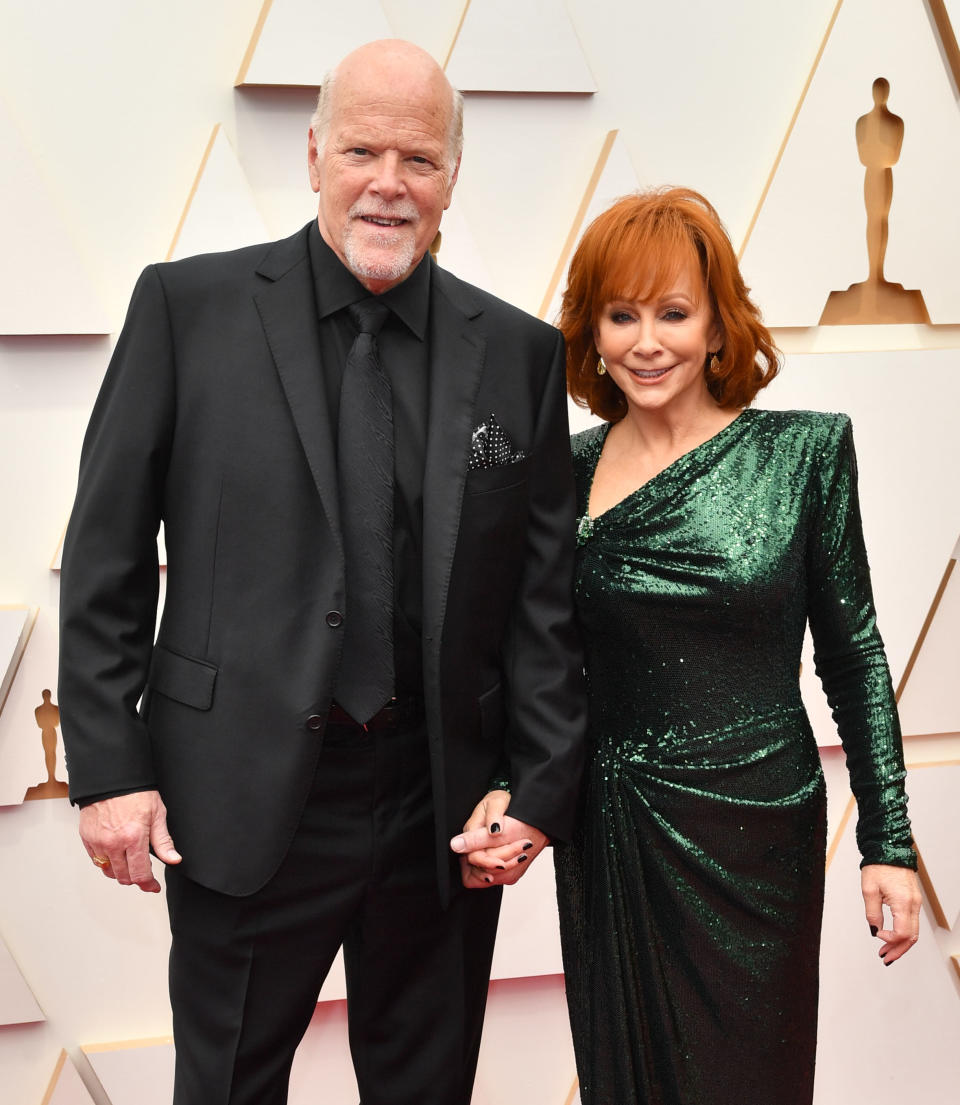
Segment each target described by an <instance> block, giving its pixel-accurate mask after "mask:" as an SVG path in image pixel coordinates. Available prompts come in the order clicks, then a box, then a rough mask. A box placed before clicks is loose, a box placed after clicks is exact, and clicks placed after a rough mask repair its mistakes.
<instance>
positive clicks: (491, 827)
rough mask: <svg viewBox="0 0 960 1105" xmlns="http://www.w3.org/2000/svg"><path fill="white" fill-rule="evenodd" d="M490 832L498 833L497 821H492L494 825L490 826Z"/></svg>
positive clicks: (498, 823) (498, 825)
mask: <svg viewBox="0 0 960 1105" xmlns="http://www.w3.org/2000/svg"><path fill="white" fill-rule="evenodd" d="M490 832H492V833H498V832H500V822H499V821H494V823H493V824H492V825H491V826H490Z"/></svg>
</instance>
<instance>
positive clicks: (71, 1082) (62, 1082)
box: [40, 1051, 93, 1105]
mask: <svg viewBox="0 0 960 1105" xmlns="http://www.w3.org/2000/svg"><path fill="white" fill-rule="evenodd" d="M40 1105H93V1098H92V1097H91V1096H90V1091H89V1090H88V1089H87V1087H86V1086H85V1085H84V1084H83V1079H82V1078H81V1077H80V1075H79V1074H78V1073H77V1068H76V1067H75V1066H74V1065H73V1062H72V1061H71V1059H70V1056H69V1055H67V1053H66V1052H65V1051H61V1052H60V1057H59V1059H57V1065H56V1067H54V1070H53V1074H52V1075H51V1077H50V1084H49V1086H47V1092H46V1093H45V1094H44V1095H43V1101H41V1103H40Z"/></svg>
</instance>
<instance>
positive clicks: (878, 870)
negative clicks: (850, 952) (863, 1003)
mask: <svg viewBox="0 0 960 1105" xmlns="http://www.w3.org/2000/svg"><path fill="white" fill-rule="evenodd" d="M860 887H861V889H862V891H863V904H864V906H865V912H866V915H867V924H868V925H869V926H870V933H871V935H873V936H876V937H877V939H878V940H882V941H883V944H882V945H881V947H880V951H879V953H878V954H879V956H880V958H881V959H882V960H883V963H884V966H886V967H889V966H890V964H891V963H895V962H896V961H897V960H898V959H899V958H900V956H901V955H906V953H907V952H908V951H909V950H910V949H911V948H912V947H913V945H914V944H916V942H917V937H918V935H919V932H920V880H919V879H918V878H917V876H916V874H915V873H914V872H913V871H911V870H910V868H909V867H890V866H888V865H886V864H882V863H870V864H867V865H866V866H865V867H863V868H861V870H860ZM884 906H886V907H887V908H888V909H889V910H890V918H891V924H892V928H889V929H885V928H884V927H883V907H884Z"/></svg>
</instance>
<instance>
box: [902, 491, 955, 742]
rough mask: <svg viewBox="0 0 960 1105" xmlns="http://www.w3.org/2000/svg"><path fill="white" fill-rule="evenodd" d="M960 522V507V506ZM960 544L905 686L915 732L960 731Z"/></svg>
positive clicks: (906, 714)
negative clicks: (958, 566)
mask: <svg viewBox="0 0 960 1105" xmlns="http://www.w3.org/2000/svg"><path fill="white" fill-rule="evenodd" d="M958 484H960V477H958ZM957 519H958V521H960V506H958V508H957ZM958 555H960V542H958V544H957V547H956V548H955V549H954V550H953V556H952V557H951V559H950V560H949V562H948V564H947V570H946V571H945V572H944V576H943V581H942V583H941V585H940V587H939V588H938V590H937V595H936V599H935V600H934V604H933V605H932V607H931V609H930V613H929V615H928V617H927V621H926V623H925V625H924V629H925V632H924V633H923V634H922V636H921V638H920V640H918V642H917V648H916V649H915V650H914V654H913V656H912V657H911V662H910V664H909V665H908V668H907V671H906V672H905V675H904V680H903V681H902V682H903V685H902V686H901V688H900V700H899V706H900V718H901V721H902V723H903V731H904V732H905V733H909V734H921V733H960V679H958V678H957V674H958V671H960V572H958V571H956V566H957V557H958Z"/></svg>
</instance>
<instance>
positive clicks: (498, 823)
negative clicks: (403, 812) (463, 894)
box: [450, 790, 550, 890]
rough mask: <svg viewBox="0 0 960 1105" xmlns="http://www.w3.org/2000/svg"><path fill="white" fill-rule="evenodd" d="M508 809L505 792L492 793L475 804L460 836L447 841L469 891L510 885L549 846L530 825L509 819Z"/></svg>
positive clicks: (508, 796) (537, 830)
mask: <svg viewBox="0 0 960 1105" xmlns="http://www.w3.org/2000/svg"><path fill="white" fill-rule="evenodd" d="M509 805H510V794H509V793H508V792H507V791H505V790H491V791H490V792H489V793H488V794H487V795H485V796H484V798H482V799H481V801H480V802H478V803H477V807H476V809H475V810H474V811H473V813H472V814H471V815H470V817H469V819H468V821H467V823H466V825H464V827H463V832H462V833H461V834H460V836H455V837H454V838H453V839H452V840H451V841H450V847H451V849H452V850H453V851H454V852H456V853H457V854H458V855H459V856H460V873H461V879H462V881H463V885H464V886H465V887H467V889H468V890H480V889H484V888H485V887H488V886H509V885H512V884H513V883H515V882H517V880H518V879H520V877H521V876H522V875H523V873H524V871H526V869H527V868H528V867H529V866H530V864H531V862H532V861H533V860H534V859H536V857H537V856H538V855H539V854H540V853H541V852H542V851H543V849H544V848H545V847H546V846H547V844H549V843H550V841H549V840H548V839H547V837H546V836H545V834H544V833H542V832H541V831H540V830H539V829H537V828H534V826H533V825H528V824H526V823H525V822H523V821H518V820H517V819H516V818H514V817H510V816H508V815H507V812H506V810H507V807H508V806H509Z"/></svg>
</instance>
